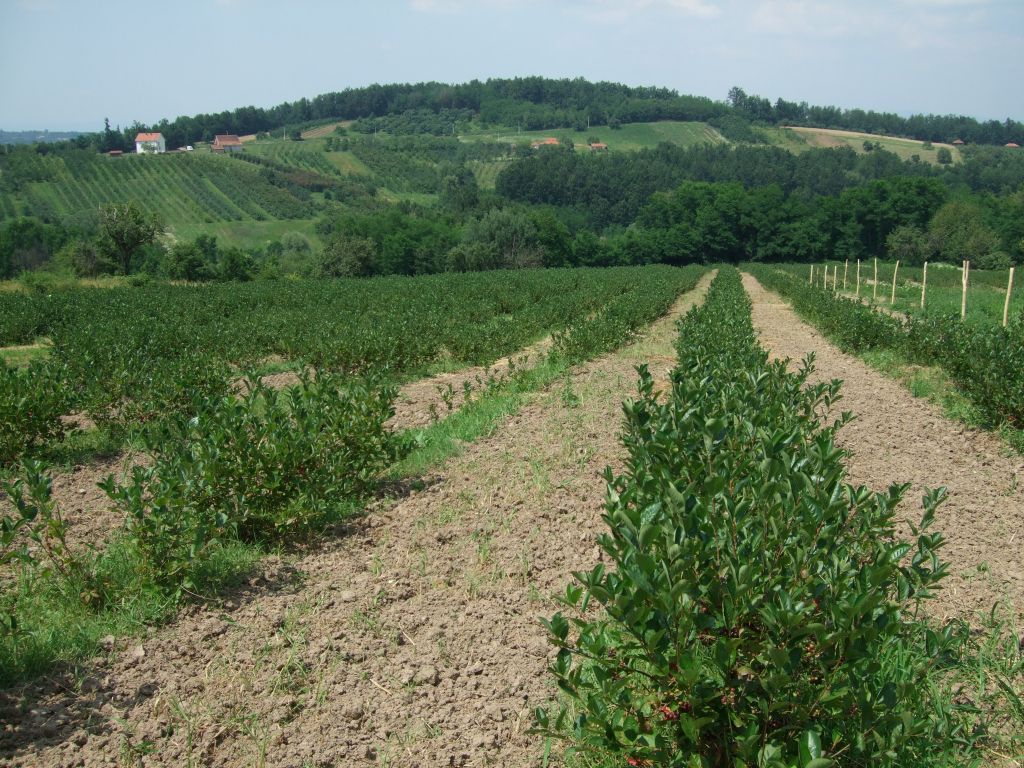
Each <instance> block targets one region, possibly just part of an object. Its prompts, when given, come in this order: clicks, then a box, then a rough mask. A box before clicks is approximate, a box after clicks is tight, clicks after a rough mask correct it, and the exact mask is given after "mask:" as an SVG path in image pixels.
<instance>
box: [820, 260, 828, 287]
mask: <svg viewBox="0 0 1024 768" xmlns="http://www.w3.org/2000/svg"><path fill="white" fill-rule="evenodd" d="M823 266H824V272H825V274H824V276H822V278H821V287H822V288H823V289H824V290H826V291H827V290H828V262H827V261H826V262H825V264H824V265H823Z"/></svg>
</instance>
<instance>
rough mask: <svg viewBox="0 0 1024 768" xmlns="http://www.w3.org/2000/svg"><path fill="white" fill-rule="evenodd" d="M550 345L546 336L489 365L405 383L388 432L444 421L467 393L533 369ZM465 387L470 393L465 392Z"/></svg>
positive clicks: (464, 398)
mask: <svg viewBox="0 0 1024 768" xmlns="http://www.w3.org/2000/svg"><path fill="white" fill-rule="evenodd" d="M551 344H552V339H551V337H550V336H548V337H546V338H544V339H541V340H540V341H538V342H537V343H536V344H531V345H530V346H529V347H526V348H524V349H522V350H521V351H519V352H517V353H516V354H514V355H509V356H508V357H503V358H501V359H500V360H498V361H496V362H495V363H494V364H493V365H489V366H473V367H470V368H463V369H461V370H458V371H453V372H448V373H439V374H437V375H435V376H429V377H427V378H425V379H419V380H418V381H412V382H409V383H408V384H406V385H404V386H403V387H402V388H401V389H400V390H399V393H398V398H397V399H396V400H395V415H394V416H393V417H392V418H391V420H390V421H389V422H388V426H389V427H390V428H391V429H410V428H413V427H424V426H426V425H428V424H430V423H431V422H432V421H434V420H435V418H444V417H445V416H447V415H448V413H449V411H451V410H456V409H458V408H459V407H461V406H462V405H463V404H465V401H466V394H467V391H468V393H469V396H470V397H471V398H472V397H476V396H479V394H480V393H481V391H482V390H483V389H484V388H485V387H486V386H487V385H488V382H489V381H494V382H498V381H501V380H502V379H504V378H505V377H507V376H508V375H509V373H510V371H511V370H512V369H513V367H515V368H518V369H520V370H522V369H524V368H530V367H533V366H534V365H536V364H537V363H539V362H540V361H541V359H542V358H543V357H544V355H545V354H547V351H548V350H549V349H550V348H551ZM466 386H468V387H470V389H469V390H467V389H466V388H465V387H466ZM449 403H450V407H449Z"/></svg>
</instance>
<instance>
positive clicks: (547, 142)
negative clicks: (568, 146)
mask: <svg viewBox="0 0 1024 768" xmlns="http://www.w3.org/2000/svg"><path fill="white" fill-rule="evenodd" d="M530 146H531V147H533V148H534V149H537V148H538V147H557V146H558V139H556V138H554V137H553V136H548V137H547V138H544V139H541V140H540V141H531V142H530Z"/></svg>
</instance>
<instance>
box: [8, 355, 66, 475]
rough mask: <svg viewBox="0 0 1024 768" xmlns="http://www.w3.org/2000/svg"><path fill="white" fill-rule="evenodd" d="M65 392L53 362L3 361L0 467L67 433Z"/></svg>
mask: <svg viewBox="0 0 1024 768" xmlns="http://www.w3.org/2000/svg"><path fill="white" fill-rule="evenodd" d="M66 392H67V390H66V388H65V386H64V384H63V381H62V377H61V376H60V373H59V370H58V369H57V368H56V367H54V366H53V365H51V364H47V363H33V364H31V365H29V366H28V367H27V368H12V367H8V366H7V365H6V364H5V363H4V362H3V361H0V467H4V466H9V465H11V464H13V463H15V462H16V461H18V459H20V458H21V457H22V455H24V454H25V453H26V452H28V451H30V450H32V449H34V448H36V447H38V446H40V445H42V444H43V443H46V442H47V441H49V440H54V439H56V438H58V437H60V436H61V435H62V434H63V433H64V426H63V424H62V423H61V420H60V417H61V415H62V414H63V413H64V412H65V410H66V408H67V400H68V396H67V394H66Z"/></svg>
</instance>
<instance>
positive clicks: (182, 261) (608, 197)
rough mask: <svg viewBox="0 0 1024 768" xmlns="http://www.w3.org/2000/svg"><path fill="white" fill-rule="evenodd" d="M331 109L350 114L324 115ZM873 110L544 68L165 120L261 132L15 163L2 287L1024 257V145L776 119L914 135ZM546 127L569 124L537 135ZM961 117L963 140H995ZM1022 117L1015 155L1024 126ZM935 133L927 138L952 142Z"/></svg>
mask: <svg viewBox="0 0 1024 768" xmlns="http://www.w3.org/2000/svg"><path fill="white" fill-rule="evenodd" d="M314 103H315V104H316V105H317V106H315V107H314V106H312V105H313V104H314ZM524 105H529V106H528V108H524ZM798 106H799V105H798ZM296 109H297V110H298V112H295V111H294V110H296ZM328 114H329V115H331V116H332V117H333V118H337V117H339V116H341V117H347V118H349V119H346V120H333V121H332V122H324V120H322V119H320V118H323V117H324V116H325V115H328ZM873 114H874V113H870V112H859V111H857V110H854V111H850V112H843V111H839V110H837V111H833V112H829V111H827V110H826V111H822V110H819V109H818V108H812V107H807V106H806V105H804V106H803V107H801V108H800V109H798V110H796V111H794V109H793V108H790V106H787V105H786V103H785V102H780V103H779V104H777V105H774V106H773V105H769V104H767V103H766V102H765V101H764V100H761V99H758V98H756V97H747V96H746V95H745V94H743V93H742V92H741V91H738V90H737V89H734V90H733V91H732V92H731V93H730V95H729V100H728V101H725V102H713V101H710V100H708V99H697V98H693V97H685V96H679V95H678V94H675V93H674V92H672V91H668V90H665V89H636V88H627V87H625V86H618V85H613V84H607V83H596V84H594V83H586V82H584V81H554V80H544V79H540V78H537V79H530V78H527V79H519V80H507V81H504V80H502V81H488V82H487V83H479V82H478V83H469V84H466V85H462V86H440V85H437V84H426V85H420V86H407V85H394V86H380V87H374V88H368V89H356V90H351V91H345V92H342V93H339V94H330V95H327V96H324V97H320V99H319V100H314V102H309V103H307V104H306V105H305V106H301V105H300V106H299V107H296V106H295V105H281V106H279V107H275V108H273V109H271V110H251V111H246V110H238V111H236V112H235V113H223V114H222V115H220V116H218V117H216V118H209V119H207V117H209V116H207V117H203V116H200V117H197V118H181V119H179V120H178V121H176V122H175V123H173V124H171V123H165V124H161V125H158V126H153V127H155V128H157V129H159V130H161V131H164V132H165V135H166V136H167V137H168V143H169V145H171V146H173V145H174V143H175V142H176V141H177V139H175V138H174V137H175V136H176V135H177V134H175V131H178V130H179V129H180V130H182V131H185V133H182V134H181V136H182V139H181V140H185V139H188V140H190V141H191V140H192V139H191V138H189V137H191V136H193V135H198V134H196V133H194V132H193V131H198V132H199V133H202V134H203V135H206V134H207V133H209V132H210V131H213V130H217V131H220V130H234V131H238V132H244V131H247V130H253V131H256V133H255V134H254V135H252V136H250V137H247V138H246V141H245V142H244V145H243V146H244V149H243V151H241V152H239V153H237V154H234V155H229V156H225V155H215V154H212V153H211V152H210V151H209V147H208V146H206V145H204V144H200V143H197V144H196V145H195V146H196V150H195V151H194V152H173V153H168V154H166V155H160V156H128V155H126V156H121V157H116V156H108V155H107V154H104V153H101V152H99V151H97V149H98V148H104V147H108V146H111V145H114V144H119V143H120V144H123V142H124V140H125V135H122V134H121V133H119V132H118V131H116V130H114V129H111V128H110V127H109V126H107V128H106V129H105V130H104V131H103V132H102V133H99V134H95V135H93V136H92V137H85V138H80V139H78V140H76V141H73V142H60V143H39V144H35V145H28V146H20V147H6V148H4V150H3V151H2V153H0V277H3V278H9V277H14V276H17V275H18V274H20V273H21V272H22V271H24V270H33V269H38V268H44V269H45V270H46V271H49V272H55V273H58V274H61V273H63V274H74V275H78V276H86V277H90V276H100V275H104V274H111V273H115V274H116V273H119V272H120V273H125V272H144V273H146V274H148V275H150V276H153V277H170V278H176V279H185V280H209V279H248V278H253V277H257V276H260V277H265V278H276V277H281V276H286V275H301V276H318V275H319V276H333V275H375V274H392V273H397V274H423V273H434V272H441V271H447V270H460V271H462V270H481V269H494V268H501V267H529V266H571V265H587V266H607V265H628V264H647V263H652V262H667V263H674V264H680V263H691V262H706V261H720V260H725V261H740V260H801V261H814V260H820V259H824V258H847V257H849V258H868V257H883V258H884V257H892V258H900V259H901V260H902V261H903V262H904V263H911V264H914V263H921V262H923V261H924V260H933V261H934V260H944V261H949V262H952V263H958V262H959V261H960V260H962V259H964V258H971V259H972V260H973V261H974V263H975V265H976V266H978V267H986V266H991V267H1003V266H1008V265H1009V264H1011V263H1013V262H1020V261H1022V260H1024V151H1021V150H1019V149H1015V148H1011V147H1002V146H982V145H975V144H972V143H968V144H967V145H965V146H959V147H942V146H939V147H936V146H934V145H932V144H931V143H929V142H924V141H922V142H918V143H916V144H915V143H913V142H910V141H909V140H902V143H897V142H896V141H895V140H894V139H885V138H879V139H877V140H873V139H871V138H870V137H869V138H864V139H862V138H861V137H863V136H867V134H854V133H849V134H844V135H843V140H842V141H839V140H838V139H837V140H836V141H835V145H834V146H827V147H822V146H816V145H815V142H814V141H812V140H810V139H809V138H808V137H809V136H810V137H811V138H814V136H813V135H812V134H809V133H808V132H806V131H796V130H793V129H789V128H780V127H778V126H776V125H774V123H775V121H777V120H781V119H782V116H783V115H785V119H786V120H787V121H790V122H793V121H796V120H797V119H799V120H800V121H803V122H807V123H814V122H828V123H830V124H832V125H836V124H838V125H847V126H851V127H861V128H863V127H868V128H879V127H881V126H884V125H888V126H890V127H891V128H892V129H893V130H897V129H898V130H903V129H906V128H907V126H908V125H910V123H909V122H908V123H906V124H905V125H902V124H901V125H897V124H896V123H891V124H890V123H888V122H886V121H885V120H882V119H881V118H880V117H879V118H878V120H877V121H876V122H875V123H871V120H873V119H874V118H872V117H870V116H871V115H873ZM794 115H795V117H794ZM823 116H831V117H828V120H826V119H825V117H823ZM876 117H878V116H876ZM297 118H302V119H303V120H304V121H305V122H303V123H301V124H300V123H296V122H294V120H296V119H297ZM641 118H642V119H644V120H647V122H623V121H626V120H634V119H641ZM190 120H192V121H193V123H189V122H188V121H190ZM318 120H319V122H318ZM923 120H924V119H923ZM943 120H945V118H943ZM950 120H952V119H951V118H950ZM196 121H198V122H196ZM218 121H219V122H218ZM282 121H284V122H288V124H289V125H290V126H292V127H291V128H289V129H288V130H286V131H283V132H282V134H283V135H282V134H277V133H275V134H273V135H271V134H269V133H267V132H266V131H265V130H264V129H267V128H271V127H273V126H277V125H279V124H280V123H281V122H282ZM858 121H859V122H858ZM865 121H867V122H865ZM313 123H316V125H317V126H318V127H316V128H309V127H308V126H310V125H311V124H313ZM920 124H921V125H931V126H932V127H934V126H937V125H946V123H943V122H942V121H941V120H938V119H936V120H934V121H931V122H929V120H924V121H923V122H921V123H920ZM188 125H191V126H192V127H188V128H186V127H183V126H188ZM543 125H567V126H568V127H564V128H551V129H549V130H529V129H530V128H536V127H537V126H543ZM948 125H954V123H952V122H950V123H948ZM955 125H956V129H955V130H956V132H957V133H958V135H968V134H967V133H966V132H964V131H961V128H965V127H970V126H971V125H974V126H975V127H976V128H978V129H979V130H981V128H982V127H983V126H982V124H980V123H977V122H976V121H975V122H974V123H971V122H970V121H967V122H961V123H956V124H955ZM986 125H987V124H986ZM999 125H1000V126H1001V127H1000V129H999V130H1000V131H1003V132H1004V134H1005V135H1004V134H1000V135H999V136H998V140H1000V141H1001V140H1002V139H1003V138H1007V137H1009V136H1016V134H1015V133H1014V131H1017V130H1018V129H1019V127H1020V126H1019V124H1017V123H1013V122H1012V121H1007V122H1006V123H1005V124H999ZM204 126H205V127H204ZM303 126H305V128H303ZM989 127H992V126H989ZM943 130H945V129H943ZM950 130H953V129H952V128H951V129H950ZM993 130H994V128H993ZM929 131H932V129H931V128H929V130H928V131H923V133H919V135H935V136H937V137H938V136H939V134H942V131H940V130H938V129H935V131H932V132H931V133H929ZM819 133H820V132H819ZM186 134H187V135H186ZM821 135H824V134H821ZM942 137H947V136H946V135H945V134H942ZM995 137H996V133H992V134H991V135H990V136H989V139H991V140H995ZM818 138H821V136H818ZM538 144H539V145H540V146H537V145H538ZM889 148H892V149H896V150H898V152H899V153H897V152H894V151H890V149H889ZM128 214H131V215H128ZM124 221H136V222H140V223H139V226H138V232H137V233H136V234H138V235H139V236H138V237H135V238H134V239H130V242H127V243H126V241H125V239H124V237H123V233H120V232H118V231H116V227H117V226H122V225H121V224H116V222H124ZM112 227H114V229H112ZM119 243H120V244H119Z"/></svg>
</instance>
